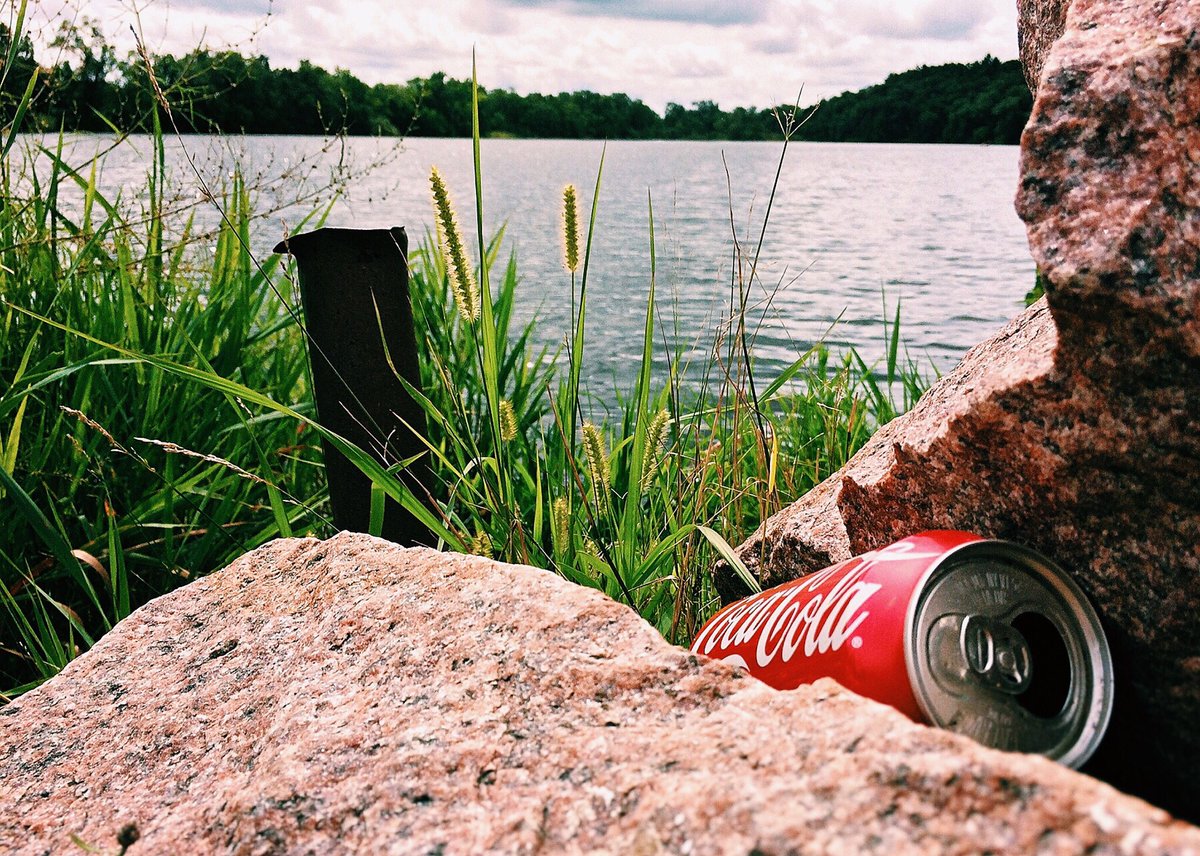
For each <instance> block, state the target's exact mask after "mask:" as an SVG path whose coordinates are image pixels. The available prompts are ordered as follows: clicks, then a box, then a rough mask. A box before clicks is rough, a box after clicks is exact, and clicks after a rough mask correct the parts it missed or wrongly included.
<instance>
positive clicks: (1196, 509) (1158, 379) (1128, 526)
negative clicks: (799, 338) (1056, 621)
mask: <svg viewBox="0 0 1200 856" xmlns="http://www.w3.org/2000/svg"><path fill="white" fill-rule="evenodd" d="M1198 29H1200V3H1198V2H1196V0H1190V2H1189V0H1161V2H1150V0H1147V2H1132V0H1076V2H1074V3H1073V4H1072V5H1071V7H1070V11H1069V13H1068V18H1067V26H1066V32H1065V33H1064V35H1063V36H1062V37H1061V38H1060V39H1059V40H1058V41H1057V42H1056V43H1055V45H1054V47H1053V49H1052V50H1051V51H1050V54H1049V56H1048V58H1047V60H1046V65H1045V68H1044V70H1043V72H1042V76H1041V84H1040V88H1039V90H1038V94H1037V99H1036V101H1035V104H1034V111H1033V116H1032V118H1031V120H1030V122H1029V125H1028V126H1027V127H1026V129H1025V134H1024V137H1023V139H1022V156H1021V184H1020V189H1019V192H1018V196H1017V210H1018V212H1019V213H1020V215H1021V216H1022V218H1023V219H1024V220H1025V222H1026V224H1027V228H1028V231H1029V243H1030V248H1031V250H1032V252H1033V257H1034V259H1035V261H1036V262H1037V263H1038V266H1039V267H1040V269H1041V270H1042V272H1043V274H1044V275H1045V277H1046V279H1047V282H1048V284H1047V300H1048V305H1047V303H1042V304H1039V305H1036V306H1034V307H1032V308H1031V309H1030V310H1028V311H1027V312H1025V313H1024V314H1023V315H1021V316H1020V317H1018V318H1017V319H1016V320H1015V321H1014V322H1013V323H1012V324H1010V325H1009V326H1008V327H1007V328H1006V329H1005V330H1003V331H1002V332H1001V333H1000V334H999V335H998V336H996V337H995V338H993V339H992V340H990V341H989V342H986V343H984V344H982V345H980V346H978V347H976V348H975V349H973V350H972V351H971V352H970V353H969V354H968V355H967V356H966V357H965V358H964V360H963V362H962V364H961V365H960V366H958V367H957V368H956V369H955V370H954V371H953V372H951V373H950V374H948V375H947V376H946V377H945V378H943V379H942V380H941V381H940V382H939V383H938V384H937V385H936V386H935V387H934V388H933V389H932V390H930V392H929V393H928V394H927V395H926V396H925V398H923V399H922V401H921V402H920V403H919V404H918V406H917V407H916V408H915V409H914V410H913V412H911V413H910V414H908V415H907V416H904V417H902V418H900V419H898V420H896V421H895V422H893V423H892V424H891V425H889V426H887V428H886V429H885V430H883V431H881V432H879V434H877V435H876V436H875V437H874V438H873V439H872V441H871V442H870V443H869V444H868V445H867V447H866V448H864V449H863V450H862V451H861V452H860V453H859V454H858V455H857V456H856V457H855V458H854V459H853V460H852V461H851V462H850V463H849V464H848V465H847V466H846V467H845V469H843V470H842V471H841V472H839V473H837V474H836V475H834V476H833V477H832V478H830V479H829V480H828V481H826V482H825V483H824V484H822V485H820V486H819V487H817V488H816V489H815V490H814V491H812V492H811V493H810V494H809V495H807V496H805V497H804V498H802V499H801V500H800V501H799V502H797V503H796V504H795V505H793V506H792V507H790V508H788V509H785V510H784V511H783V512H781V513H780V514H778V515H776V516H775V517H773V518H771V519H770V520H769V521H768V522H767V523H766V524H765V525H764V527H763V528H762V529H761V530H760V531H759V533H757V534H756V535H755V536H754V537H753V538H752V539H750V541H749V542H747V543H746V544H745V545H743V547H742V548H741V551H742V555H743V557H744V558H745V560H746V561H747V562H748V563H749V564H751V565H752V566H753V567H754V568H756V570H757V573H758V574H759V575H760V577H761V578H762V579H763V580H765V581H766V582H767V583H775V582H779V581H783V580H785V579H791V578H794V577H796V576H799V575H802V574H804V573H806V572H809V571H812V570H815V569H816V568H819V567H822V566H824V565H826V564H828V563H829V562H831V561H834V560H838V559H841V558H845V557H846V556H849V555H852V554H854V553H858V552H861V551H864V550H868V549H873V548H876V547H879V546H882V545H884V544H886V543H888V542H890V541H892V540H894V539H896V538H898V537H902V536H904V535H908V534H910V533H912V532H914V531H918V530H921V529H926V528H958V529H967V530H971V531H977V532H980V533H982V534H984V535H988V536H991V537H1000V538H1010V539H1013V540H1016V541H1020V542H1022V543H1025V544H1028V545H1030V546H1032V547H1034V548H1035V549H1038V550H1040V551H1042V552H1043V553H1045V554H1047V555H1049V556H1050V557H1052V558H1053V559H1055V560H1056V561H1057V562H1058V563H1059V564H1061V565H1063V566H1064V567H1066V568H1067V569H1068V570H1069V571H1070V572H1071V573H1072V574H1073V575H1074V577H1075V579H1076V580H1077V581H1078V582H1079V583H1080V585H1081V586H1082V587H1083V588H1084V589H1085V590H1086V591H1087V593H1088V594H1089V595H1090V596H1091V597H1092V599H1093V601H1094V603H1095V605H1096V606H1097V608H1098V609H1099V611H1100V613H1101V615H1102V617H1103V620H1104V622H1105V627H1106V630H1107V631H1108V634H1109V640H1110V642H1111V643H1112V647H1113V653H1114V658H1115V661H1116V667H1117V672H1118V680H1119V686H1118V694H1117V711H1116V715H1115V719H1114V722H1113V725H1112V727H1111V728H1110V739H1109V741H1108V742H1107V744H1106V746H1105V748H1104V750H1103V751H1102V752H1101V753H1100V755H1099V756H1098V757H1097V759H1096V761H1095V766H1094V767H1093V768H1092V769H1094V771H1095V772H1096V773H1097V774H1098V775H1102V776H1103V777H1105V778H1106V779H1108V780H1109V781H1112V782H1114V783H1118V784H1120V785H1121V786H1122V787H1124V788H1127V789H1130V790H1132V791H1134V792H1137V793H1139V794H1142V795H1145V796H1147V797H1149V798H1151V799H1153V800H1155V801H1157V802H1160V803H1161V804H1164V805H1168V806H1170V807H1172V808H1173V809H1174V810H1176V811H1179V812H1183V813H1185V814H1187V815H1188V816H1190V817H1192V818H1197V817H1200V776H1197V775H1196V771H1197V770H1200V727H1198V724H1200V431H1198V430H1197V426H1198V425H1200V33H1198ZM720 579H721V581H722V586H723V592H724V594H725V596H726V597H727V598H732V597H734V596H736V595H737V594H738V593H739V592H738V587H737V584H736V583H737V580H736V578H735V577H733V576H732V575H730V574H728V573H727V572H725V573H721V574H720Z"/></svg>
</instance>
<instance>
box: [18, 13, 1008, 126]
mask: <svg viewBox="0 0 1200 856" xmlns="http://www.w3.org/2000/svg"><path fill="white" fill-rule="evenodd" d="M135 3H136V6H135V5H134V4H135ZM72 4H74V5H72ZM33 6H34V8H35V14H38V15H40V16H41V17H42V18H43V19H45V18H54V17H55V16H64V15H66V16H78V15H80V14H82V15H87V16H90V17H92V18H95V19H97V20H98V21H99V22H100V23H101V27H102V29H103V30H104V31H105V33H106V35H107V36H108V38H109V40H110V41H112V42H114V43H117V44H118V45H119V46H120V47H121V48H127V47H129V46H130V45H131V44H132V35H131V34H130V27H131V26H134V27H136V26H138V24H137V23H136V22H135V20H134V18H135V16H134V11H135V10H136V12H137V16H136V17H137V18H138V19H140V27H141V29H142V31H143V33H144V34H145V39H146V41H147V43H148V44H149V46H150V47H151V49H152V50H154V51H160V52H176V53H178V52H184V51H187V50H189V49H190V48H192V47H195V46H196V45H197V44H199V43H201V42H204V43H207V44H208V45H209V46H210V47H225V46H231V47H234V48H237V49H239V50H241V51H242V52H243V53H262V54H265V55H266V56H268V57H270V59H271V62H272V65H275V66H294V65H295V64H296V63H297V62H299V60H300V59H309V60H311V61H313V62H314V63H316V64H318V65H322V66H325V67H326V68H329V69H333V68H334V67H342V68H347V69H349V70H350V71H352V72H354V73H355V74H356V75H357V76H358V77H360V78H362V79H363V80H365V81H367V82H368V83H378V82H401V81H404V80H407V79H409V78H412V77H425V76H428V75H429V74H431V73H433V72H435V71H445V72H446V73H447V74H449V75H451V76H453V77H460V78H461V77H469V76H470V71H471V49H472V47H474V48H475V49H476V51H477V55H478V62H479V75H480V82H481V84H482V85H484V86H486V87H488V88H496V87H502V88H511V89H514V90H516V91H517V92H520V93H528V92H547V93H549V92H560V91H564V90H575V89H591V90H593V91H597V92H625V93H628V94H629V95H631V96H633V97H635V98H640V99H642V100H643V101H645V102H646V103H647V104H649V105H650V106H651V107H653V108H655V109H656V110H659V111H661V110H662V109H663V107H664V106H665V105H666V104H667V103H668V102H670V101H675V102H678V103H681V104H690V103H692V102H693V101H698V100H701V99H708V100H712V101H716V102H718V103H719V104H720V105H721V106H722V107H723V108H725V109H730V108H733V107H737V106H756V107H764V106H768V105H770V104H776V103H781V102H787V101H791V100H793V99H794V98H795V97H796V94H797V92H798V91H799V90H800V88H801V87H802V86H803V88H804V97H803V99H802V100H803V101H804V102H805V103H811V102H812V101H815V100H817V99H819V98H822V97H825V96H829V95H836V94H838V93H839V92H843V91H845V90H848V89H858V88H860V87H863V86H867V85H869V84H872V83H878V82H880V81H881V80H882V79H883V78H884V77H886V76H887V74H888V73H889V72H892V71H903V70H905V69H908V68H912V67H914V66H917V65H921V64H928V65H934V64H938V63H943V62H968V61H972V60H976V59H981V58H982V57H983V56H984V55H985V54H987V53H991V54H992V55H993V56H998V57H1000V58H1001V59H1012V58H1014V57H1015V56H1016V4H1015V2H1014V0H425V2H399V0H390V2H389V0H303V2H301V0H274V2H270V0H169V2H168V0H151V2H148V3H147V2H146V0H40V2H37V0H35V3H34V4H33ZM81 10H82V11H81Z"/></svg>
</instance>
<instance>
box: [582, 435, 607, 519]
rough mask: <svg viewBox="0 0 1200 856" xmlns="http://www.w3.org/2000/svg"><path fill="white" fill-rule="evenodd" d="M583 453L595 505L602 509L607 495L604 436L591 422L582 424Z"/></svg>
mask: <svg viewBox="0 0 1200 856" xmlns="http://www.w3.org/2000/svg"><path fill="white" fill-rule="evenodd" d="M583 452H584V455H585V457H586V458H587V465H588V473H589V474H590V475H591V477H592V490H594V491H595V492H596V503H597V505H598V506H599V507H601V508H604V507H606V505H607V500H608V493H609V480H608V450H607V449H605V448H604V435H603V434H601V433H600V429H599V428H597V427H596V426H595V425H593V424H592V423H591V422H584V423H583Z"/></svg>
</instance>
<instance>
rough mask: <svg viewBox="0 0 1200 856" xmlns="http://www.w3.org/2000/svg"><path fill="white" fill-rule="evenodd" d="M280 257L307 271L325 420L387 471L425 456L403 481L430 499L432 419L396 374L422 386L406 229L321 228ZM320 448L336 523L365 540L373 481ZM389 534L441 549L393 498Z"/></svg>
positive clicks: (305, 289)
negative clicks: (425, 438)
mask: <svg viewBox="0 0 1200 856" xmlns="http://www.w3.org/2000/svg"><path fill="white" fill-rule="evenodd" d="M275 252H277V253H291V254H292V255H293V256H294V257H295V258H296V262H297V266H298V268H299V274H300V298H301V303H302V305H303V308H304V317H305V326H306V328H307V336H306V344H307V346H308V354H309V363H310V365H311V367H312V379H313V395H314V397H315V398H316V403H317V418H318V419H319V420H320V422H321V424H322V425H324V426H325V427H327V428H329V429H330V430H331V431H333V432H335V433H337V434H340V435H341V436H342V437H345V438H346V439H347V440H350V441H352V442H353V443H355V444H356V445H358V446H359V447H361V448H362V449H364V450H366V451H368V452H370V454H371V455H372V456H373V457H374V458H375V459H376V460H377V461H379V462H380V463H381V464H383V465H384V466H392V465H394V464H396V463H398V462H399V461H402V460H405V459H407V458H411V457H413V456H415V455H421V457H420V458H419V459H418V460H417V461H416V462H414V463H412V464H410V465H409V466H408V467H407V468H405V469H404V471H403V472H402V473H401V474H400V478H401V480H402V481H403V482H404V483H405V484H406V485H407V486H408V487H409V489H410V490H411V491H412V492H413V494H414V495H415V496H417V497H419V498H422V499H423V498H425V497H426V496H428V491H427V487H428V486H429V480H430V472H429V467H428V463H427V461H428V458H427V456H426V455H425V454H423V453H426V451H427V450H426V448H425V446H424V445H423V444H422V443H421V441H420V440H419V439H418V436H419V435H424V433H425V430H426V422H425V413H424V411H423V410H421V407H420V406H419V405H418V404H417V403H416V402H415V401H414V400H413V398H412V396H411V395H409V393H408V390H406V389H405V388H404V385H403V384H402V383H401V382H400V380H399V379H398V378H397V376H396V374H399V375H400V377H402V378H404V379H405V380H406V381H408V382H409V383H410V384H412V386H413V387H414V388H419V387H420V385H421V375H420V369H419V365H418V362H417V340H416V333H415V330H414V328H413V314H412V305H411V304H410V302H409V296H408V236H407V235H406V234H405V232H404V229H403V228H400V227H393V228H391V229H328V228H327V229H317V230H315V231H313V232H307V233H305V234H302V235H293V236H291V237H289V238H287V239H285V240H283V241H281V242H280V243H279V245H278V246H276V247H275ZM385 345H386V348H385ZM389 358H390V364H389ZM393 366H394V367H395V372H393ZM322 448H323V450H324V455H325V472H326V474H327V476H328V479H329V499H330V502H331V503H332V505H333V522H334V525H335V526H337V527H338V528H339V529H343V530H349V531H352V532H366V531H367V528H368V524H369V522H370V517H371V481H370V479H369V478H368V477H367V476H365V475H364V474H363V473H362V472H361V471H360V470H359V469H358V468H357V467H355V466H354V464H352V463H351V462H350V461H349V459H347V458H346V457H345V456H344V455H342V454H341V452H339V451H337V450H336V449H335V448H333V447H332V446H331V445H330V444H329V443H327V442H325V441H322ZM381 534H382V535H383V537H384V538H387V539H388V540H389V541H394V542H396V543H397V544H401V545H404V546H412V545H414V544H432V543H433V539H432V536H431V535H430V533H429V530H428V528H426V527H425V526H424V525H423V524H422V523H420V522H419V521H418V520H417V519H416V518H415V517H414V516H413V515H412V514H411V513H410V512H408V511H406V510H405V509H404V508H403V507H402V506H401V505H400V504H399V503H397V502H395V501H394V500H392V499H390V498H389V499H388V500H387V503H386V505H385V508H384V516H383V531H382V533H381Z"/></svg>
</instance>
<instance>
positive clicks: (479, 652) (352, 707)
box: [0, 535, 1200, 855]
mask: <svg viewBox="0 0 1200 856" xmlns="http://www.w3.org/2000/svg"><path fill="white" fill-rule="evenodd" d="M130 824H133V825H134V826H136V828H137V830H138V832H139V834H140V839H139V841H138V842H137V843H136V844H134V845H133V846H132V847H131V848H130V850H129V853H130V854H135V855H136V854H138V853H146V854H160V853H161V854H174V853H229V854H283V853H289V854H290V853H295V854H300V853H321V854H338V853H372V854H374V853H395V854H408V853H413V854H428V853H444V854H478V853H560V852H566V853H583V852H586V853H611V854H653V853H677V854H710V853H714V854H715V853H722V854H723V853H731V854H732V853H737V854H745V853H762V854H776V853H778V854H783V853H888V854H891V853H897V852H912V853H980V852H986V851H991V852H995V853H1033V852H1040V853H1083V852H1101V853H1129V854H1134V853H1145V854H1157V853H1179V854H1200V829H1196V828H1194V827H1190V826H1186V825H1184V824H1182V823H1179V822H1176V821H1172V820H1171V819H1170V818H1169V816H1168V815H1167V814H1166V813H1165V812H1163V811H1161V810H1159V809H1155V808H1152V807H1151V806H1149V805H1147V804H1145V803H1143V802H1141V801H1139V800H1136V799H1133V798H1130V797H1127V796H1124V795H1122V794H1120V793H1118V792H1117V791H1115V790H1113V789H1112V788H1110V787H1108V786H1106V785H1104V784H1102V783H1099V782H1097V781H1095V780H1092V779H1089V778H1087V777H1085V776H1082V775H1080V774H1078V773H1073V772H1071V771H1070V770H1067V769H1066V768H1063V767H1061V766H1059V765H1056V764H1054V763H1052V762H1050V761H1046V760H1045V759H1042V758H1038V757H1033V756H1021V755H1013V754H1006V753H1000V752H996V751H993V750H988V749H984V748H982V747H980V746H978V745H976V744H974V743H971V742H970V741H968V740H967V739H965V738H961V737H957V736H955V735H951V734H949V733H946V732H941V731H936V730H933V729H929V728H925V727H923V726H918V725H915V724H913V723H911V722H909V721H908V720H907V719H905V718H904V717H902V716H901V715H900V714H898V713H896V712H895V711H893V710H891V709H890V708H886V707H883V706H881V705H878V704H876V703H874V702H871V701H867V700H865V699H862V698H860V697H857V696H854V695H852V694H850V693H848V692H846V691H845V690H842V689H841V688H840V687H838V686H837V685H836V684H834V683H832V682H829V681H822V682H819V683H818V684H815V685H813V686H810V687H804V688H802V689H799V690H794V691H790V692H779V691H776V690H772V689H770V688H768V687H766V686H765V685H763V684H761V683H759V682H757V681H755V680H753V679H751V678H747V677H745V676H744V675H743V674H742V673H740V672H738V671H736V670H734V669H733V668H732V667H730V666H728V665H726V664H723V663H719V662H716V661H710V660H707V659H703V658H699V659H698V658H696V657H694V656H692V655H690V654H689V653H688V652H686V651H684V650H682V649H679V648H675V647H672V646H670V645H668V644H667V643H666V642H664V641H663V640H662V638H661V637H660V636H659V635H658V634H657V633H656V632H655V631H654V629H653V628H651V627H650V626H649V625H648V624H646V623H645V622H643V621H642V620H641V619H640V618H638V617H637V616H636V615H635V614H634V613H633V612H631V611H630V610H629V609H627V608H625V607H623V606H620V605H618V604H616V603H614V602H613V601H611V600H609V599H608V598H606V597H604V596H602V595H601V594H599V593H598V592H595V591H592V590H589V589H583V588H579V587H577V586H574V585H571V584H569V583H567V582H565V581H563V580H562V579H560V578H558V577H556V576H554V575H552V574H549V573H547V572H544V571H538V570H534V569H532V568H523V567H515V566H511V565H503V564H499V563H496V562H492V561H489V560H486V559H482V558H478V557H467V556H459V555H453V554H439V553H435V552H433V551H431V550H425V549H412V550H403V549H401V548H398V547H396V546H394V545H391V544H388V543H386V542H383V541H380V540H377V539H373V538H369V537H367V536H363V535H340V536H338V537H336V538H334V539H331V540H330V541H327V542H323V543H322V542H316V541H313V540H293V541H278V542H274V543H272V544H269V545H267V546H265V547H262V548H260V549H259V550H257V551H255V552H253V553H250V554H247V555H246V556H244V557H243V558H242V559H240V560H239V561H238V562H236V563H235V564H234V565H232V566H230V567H229V568H227V569H225V570H223V571H221V572H218V573H216V574H214V575H212V576H210V577H208V578H205V579H202V580H199V581H197V582H195V583H193V584H191V585H188V586H187V587H185V588H183V589H180V590H178V591H176V592H174V593H172V594H170V595H167V596H165V597H162V598H160V599H158V600H156V601H154V602H152V603H150V604H148V605H147V606H145V607H143V608H142V609H140V610H138V611H137V612H136V613H135V614H134V615H133V616H131V617H130V618H129V619H127V620H126V621H124V622H122V623H121V624H120V625H119V626H118V627H117V628H115V629H114V630H113V631H112V633H110V634H109V635H108V636H106V637H105V638H104V639H103V640H101V642H100V643H99V644H98V645H97V646H96V647H95V648H94V649H93V650H92V651H90V652H89V653H87V654H85V655H84V656H83V657H81V658H80V659H78V660H77V661H75V662H74V663H72V664H71V665H70V666H69V667H68V668H67V669H65V670H64V671H63V672H62V673H61V674H60V675H59V676H57V677H56V678H54V679H53V680H51V681H49V682H48V683H46V684H45V685H43V686H42V687H40V688H39V689H37V690H34V691H33V692H30V693H28V694H26V695H25V696H23V697H21V698H20V699H18V700H17V701H16V702H14V703H13V704H10V705H9V706H7V707H5V708H3V709H2V710H0V852H3V853H5V854H45V853H74V852H83V851H80V850H79V849H78V848H77V847H76V846H75V845H74V844H73V843H72V839H71V836H76V837H77V838H78V839H79V840H80V841H82V842H84V843H86V844H87V845H89V846H91V847H95V848H99V849H100V850H101V851H102V852H105V853H109V854H111V853H115V852H116V850H117V848H116V841H117V836H118V834H119V832H120V830H121V829H123V828H126V827H127V826H128V825H130Z"/></svg>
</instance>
